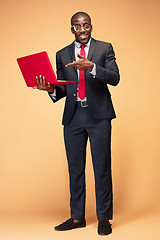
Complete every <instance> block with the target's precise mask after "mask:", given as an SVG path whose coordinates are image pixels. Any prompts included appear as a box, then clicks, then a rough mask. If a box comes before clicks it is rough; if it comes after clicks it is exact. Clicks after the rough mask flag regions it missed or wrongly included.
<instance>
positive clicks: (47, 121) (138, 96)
mask: <svg viewBox="0 0 160 240" xmlns="http://www.w3.org/2000/svg"><path fill="white" fill-rule="evenodd" d="M159 8H160V3H159V1H158V0H157V1H156V0H152V1H151V0H146V1H144V0H142V1H138V0H134V1H133V0H131V1H127V0H122V1H118V0H115V1H108V0H99V1H89V0H86V1H85V2H82V7H81V6H80V3H79V2H75V1H72V0H70V1H64V0H63V1H53V0H45V1H43V0H37V1H36V0H27V1H22V0H21V1H20V0H15V1H11V0H1V1H0V22H1V30H0V33H1V38H0V42H1V44H0V48H1V50H0V68H1V70H0V77H1V80H0V104H1V106H0V114H1V117H0V121H1V124H0V131H1V134H0V136H1V139H0V146H1V150H0V214H1V215H3V216H4V215H7V214H10V215H11V214H14V216H15V215H19V214H31V215H33V214H36V215H37V214H40V215H45V214H50V216H52V217H55V218H56V217H58V218H59V219H61V220H65V218H67V217H69V188H68V185H69V181H68V171H67V161H66V156H65V149H64V143H63V127H62V125H61V117H62V112H63V106H64V100H61V101H60V102H58V103H57V104H53V103H52V101H51V100H50V98H49V97H48V95H47V94H46V93H44V92H40V91H37V90H33V89H30V88H27V87H26V86H25V83H24V80H23V78H22V75H21V73H20V71H19V68H18V65H17V63H16V58H17V57H20V56H24V55H27V54H31V53H35V52H39V51H43V50H46V51H47V52H48V54H49V56H50V58H51V61H52V63H53V66H54V68H55V53H56V51H58V50H59V49H61V48H62V47H64V46H66V45H68V44H70V43H71V42H72V41H73V40H74V36H73V35H72V34H71V32H70V17H71V16H72V15H73V14H74V13H75V12H76V11H80V10H81V11H86V12H88V13H89V14H90V16H91V18H92V23H93V35H92V36H93V37H94V38H96V39H99V40H103V41H108V42H111V43H112V44H113V47H114V50H115V53H116V58H117V63H118V65H119V68H120V74H121V82H120V84H119V85H118V86H117V87H112V86H110V87H109V88H110V91H111V93H112V99H113V103H114V106H115V109H116V113H117V119H115V120H113V122H112V126H113V128H112V130H113V131H112V170H113V187H114V217H115V220H116V219H120V220H121V221H128V220H129V219H133V218H137V217H138V216H144V215H147V214H149V213H150V212H153V211H159V201H160V193H159V182H160V177H159V175H160V174H159V168H160V162H159V158H160V150H159V149H160V147H159V139H160V128H159V122H160V112H159V106H160V101H159V100H160V97H159V96H160V93H159V92H160V73H159V68H160V67H159V64H160V60H159V55H160V51H159V42H160V33H159V29H160V26H159V22H160V18H159ZM91 161H92V160H91V155H90V147H89V144H88V152H87V169H86V182H87V200H86V203H87V206H86V217H87V219H96V211H95V194H94V176H93V170H92V162H91Z"/></svg>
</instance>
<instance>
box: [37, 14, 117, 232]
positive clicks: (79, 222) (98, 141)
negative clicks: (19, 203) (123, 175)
mask: <svg viewBox="0 0 160 240" xmlns="http://www.w3.org/2000/svg"><path fill="white" fill-rule="evenodd" d="M71 32H72V33H73V34H74V36H75V41H74V42H73V43H72V44H71V45H69V46H67V47H65V48H63V49H62V50H60V51H58V52H57V54H56V64H57V78H58V79H64V80H78V81H79V82H78V83H73V84H68V85H64V86H57V87H54V86H53V85H51V84H47V83H46V81H45V76H43V78H42V76H39V77H36V78H37V85H38V86H37V88H38V89H40V90H45V91H48V93H49V95H50V97H51V99H52V100H53V102H56V101H58V100H59V99H61V98H63V97H65V96H66V103H65V109H64V114H63V120H62V124H63V125H64V140H65V147H66V153H67V160H68V169H69V175H70V194H71V197H70V208H71V218H70V219H68V220H67V221H65V222H63V223H62V224H60V225H58V226H56V227H55V230H57V231H64V230H70V229H74V228H81V227H85V226H86V221H85V194H86V189H85V161H86V144H87V139H88V137H89V140H90V144H91V153H92V161H93V168H94V174H95V190H96V212H97V218H98V233H99V234H100V235H107V234H110V233H111V232H112V228H111V224H110V222H109V220H110V219H112V212H113V203H112V179H111V120H112V119H113V118H115V117H116V116H115V112H114V108H113V105H112V101H111V96H110V92H109V89H108V86H107V84H110V85H113V86H116V85H117V84H118V82H119V78H120V77H119V70H118V67H117V64H116V62H115V54H114V51H113V48H112V45H111V44H110V43H106V42H101V41H97V40H95V39H93V38H91V32H92V25H91V19H90V16H89V15H88V14H87V13H84V12H78V13H75V14H74V15H73V16H72V18H71Z"/></svg>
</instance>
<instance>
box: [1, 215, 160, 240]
mask: <svg viewBox="0 0 160 240" xmlns="http://www.w3.org/2000/svg"><path fill="white" fill-rule="evenodd" d="M64 220H66V219H64V218H62V216H59V217H56V218H53V217H49V216H48V217H47V216H43V217H42V216H37V217H35V216H34V217H33V216H32V217H31V216H17V217H14V216H10V217H2V216H1V217H0V239H1V240H53V239H56V240H57V239H58V240H59V239H60V240H61V239H65V240H67V239H68V240H69V239H76V240H82V239H83V240H84V239H89V238H90V239H92V240H94V239H100V238H107V239H111V240H112V239H114V240H132V239H134V240H160V215H159V214H158V213H149V214H142V215H140V216H137V215H136V216H131V217H128V218H127V217H126V216H117V217H115V219H114V221H111V223H112V227H113V232H112V234H110V235H108V236H99V235H98V234H97V221H96V219H88V220H87V226H86V228H82V229H74V230H71V231H66V232H57V231H55V230H54V226H55V225H58V224H59V223H61V222H63V221H64Z"/></svg>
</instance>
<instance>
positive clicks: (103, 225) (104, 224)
mask: <svg viewBox="0 0 160 240" xmlns="http://www.w3.org/2000/svg"><path fill="white" fill-rule="evenodd" d="M111 226H112V225H111V224H110V222H109V221H108V220H99V222H98V234H99V235H108V234H110V233H111V232H112V228H111Z"/></svg>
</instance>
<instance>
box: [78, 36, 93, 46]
mask: <svg viewBox="0 0 160 240" xmlns="http://www.w3.org/2000/svg"><path fill="white" fill-rule="evenodd" d="M91 39H92V38H90V39H89V41H88V42H87V43H85V45H86V47H89V46H90V43H91ZM74 43H75V46H76V47H77V48H80V47H81V45H82V43H79V42H77V41H76V40H75V41H74Z"/></svg>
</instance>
